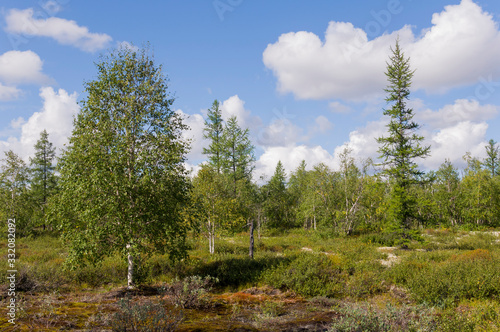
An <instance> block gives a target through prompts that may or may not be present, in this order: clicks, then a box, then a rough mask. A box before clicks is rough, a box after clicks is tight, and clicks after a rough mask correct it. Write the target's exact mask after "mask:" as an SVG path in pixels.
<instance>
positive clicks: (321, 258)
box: [263, 253, 348, 297]
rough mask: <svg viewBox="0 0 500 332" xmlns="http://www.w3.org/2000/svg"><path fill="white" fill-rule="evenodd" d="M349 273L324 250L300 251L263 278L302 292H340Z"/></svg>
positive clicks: (309, 294)
mask: <svg viewBox="0 0 500 332" xmlns="http://www.w3.org/2000/svg"><path fill="white" fill-rule="evenodd" d="M347 279H348V273H347V272H346V271H344V270H343V269H342V268H341V266H340V265H338V264H336V262H334V260H332V259H330V258H329V256H327V255H324V254H311V253H300V254H298V255H297V256H295V257H294V258H293V259H292V260H291V261H290V262H283V263H281V264H280V265H278V266H277V267H276V268H275V269H272V270H269V271H266V272H265V273H264V274H263V281H264V282H265V283H267V284H269V285H270V286H273V287H275V288H280V289H284V288H286V289H291V290H293V291H295V292H297V293H299V294H301V295H303V296H308V297H313V296H328V297H335V296H340V295H341V294H342V293H343V288H344V285H345V284H346V282H347Z"/></svg>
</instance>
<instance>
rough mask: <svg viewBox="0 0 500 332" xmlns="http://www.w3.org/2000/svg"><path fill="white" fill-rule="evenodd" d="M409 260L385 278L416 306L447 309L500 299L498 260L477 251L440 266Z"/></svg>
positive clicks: (451, 259) (446, 261) (499, 263)
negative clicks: (403, 290)
mask: <svg viewBox="0 0 500 332" xmlns="http://www.w3.org/2000/svg"><path fill="white" fill-rule="evenodd" d="M415 257H418V256H413V258H414V259H411V258H412V257H409V258H408V259H407V260H406V261H404V262H403V263H402V264H399V265H396V266H394V267H393V268H392V269H391V271H389V272H388V275H389V276H390V278H391V279H392V281H393V282H395V283H397V284H400V285H401V286H403V287H406V288H407V289H408V290H409V291H410V293H411V294H412V297H413V298H414V299H415V300H416V301H418V302H419V303H428V304H431V305H438V306H442V307H448V306H450V305H452V304H454V303H456V302H458V301H459V300H463V299H498V298H499V297H500V258H499V257H498V255H493V254H492V253H491V252H489V251H486V250H483V249H477V250H474V251H468V252H462V253H458V254H451V255H449V257H448V259H446V260H442V261H440V262H437V263H436V262H429V261H427V262H426V261H424V260H423V259H421V258H420V259H415Z"/></svg>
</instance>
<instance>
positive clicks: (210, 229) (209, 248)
mask: <svg viewBox="0 0 500 332" xmlns="http://www.w3.org/2000/svg"><path fill="white" fill-rule="evenodd" d="M208 252H209V253H212V224H211V223H210V218H209V219H208Z"/></svg>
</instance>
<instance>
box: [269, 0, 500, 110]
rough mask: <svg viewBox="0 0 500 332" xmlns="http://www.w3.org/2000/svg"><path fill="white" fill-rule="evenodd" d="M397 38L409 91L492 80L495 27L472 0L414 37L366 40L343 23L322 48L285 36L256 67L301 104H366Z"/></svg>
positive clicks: (498, 53)
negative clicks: (407, 66) (406, 61)
mask: <svg viewBox="0 0 500 332" xmlns="http://www.w3.org/2000/svg"><path fill="white" fill-rule="evenodd" d="M398 35H399V37H400V41H401V46H402V48H403V51H404V52H405V55H406V56H409V57H410V58H411V66H412V68H413V69H416V72H415V76H414V81H413V83H414V84H413V87H414V88H416V89H425V90H426V91H427V92H444V91H446V90H448V89H450V88H453V87H457V86H463V85H466V84H471V83H474V82H477V81H478V80H479V79H480V78H481V77H489V75H492V74H493V79H497V78H498V77H499V74H500V62H499V61H498V59H499V58H500V33H499V30H498V24H497V23H496V22H495V21H494V20H493V17H492V16H491V15H490V14H488V13H486V12H485V11H483V10H482V8H481V7H480V6H479V5H477V4H476V3H474V2H473V1H472V0H462V1H461V3H460V4H458V5H450V6H446V7H445V8H444V10H443V11H442V12H441V13H436V14H434V15H433V17H432V26H431V27H430V28H428V29H425V30H423V31H422V32H421V33H419V35H418V37H416V36H415V34H414V33H413V31H412V28H411V27H409V26H404V27H402V28H401V29H400V30H398V31H394V32H392V33H390V34H387V33H386V34H383V35H381V36H378V37H376V38H374V39H372V40H369V39H368V36H367V32H366V31H364V30H363V29H360V28H356V27H354V26H353V25H352V24H351V23H349V22H330V23H329V25H328V28H327V30H326V32H325V37H324V40H322V39H321V38H320V37H319V36H317V35H316V34H314V33H311V32H306V31H299V32H289V33H285V34H283V35H281V36H280V37H279V39H278V41H276V42H275V43H273V44H269V45H268V46H267V48H266V49H265V51H264V52H263V62H264V64H265V65H266V66H267V67H268V68H270V69H271V70H272V71H273V73H274V75H275V76H276V78H277V80H278V90H279V91H280V92H282V93H289V92H291V93H293V94H294V95H295V96H296V97H297V98H300V99H332V98H335V99H344V100H366V99H368V98H373V96H375V95H378V94H383V88H384V87H385V85H386V77H385V75H384V74H383V73H384V72H385V67H386V61H387V60H388V56H389V54H390V47H391V46H393V45H394V43H395V39H396V37H397V36H398ZM332 106H333V108H334V109H335V108H336V107H335V106H336V104H334V105H332Z"/></svg>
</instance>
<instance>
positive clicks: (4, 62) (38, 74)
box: [0, 51, 50, 84]
mask: <svg viewBox="0 0 500 332" xmlns="http://www.w3.org/2000/svg"><path fill="white" fill-rule="evenodd" d="M42 67H43V61H42V60H41V59H40V57H39V56H38V54H36V53H35V52H33V51H8V52H5V53H4V54H2V55H0V80H1V81H2V82H5V83H12V84H18V83H39V84H44V83H48V82H49V81H50V79H49V78H48V77H47V76H46V75H45V74H43V73H42Z"/></svg>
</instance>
